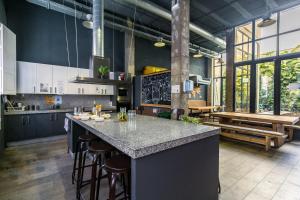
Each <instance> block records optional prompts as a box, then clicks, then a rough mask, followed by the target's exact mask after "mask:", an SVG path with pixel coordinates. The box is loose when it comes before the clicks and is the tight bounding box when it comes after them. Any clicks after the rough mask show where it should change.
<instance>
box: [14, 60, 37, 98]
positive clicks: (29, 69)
mask: <svg viewBox="0 0 300 200" xmlns="http://www.w3.org/2000/svg"><path fill="white" fill-rule="evenodd" d="M36 65H37V64H36V63H30V62H21V61H18V62H17V92H18V93H20V94H34V93H35V92H36Z"/></svg>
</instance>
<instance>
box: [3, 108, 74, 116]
mask: <svg viewBox="0 0 300 200" xmlns="http://www.w3.org/2000/svg"><path fill="white" fill-rule="evenodd" d="M64 112H65V113H67V112H73V109H56V110H25V111H5V112H4V115H30V114H44V113H64Z"/></svg>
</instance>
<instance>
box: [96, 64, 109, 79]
mask: <svg viewBox="0 0 300 200" xmlns="http://www.w3.org/2000/svg"><path fill="white" fill-rule="evenodd" d="M98 72H99V74H100V76H101V77H103V76H105V75H106V74H108V73H109V67H108V66H102V65H101V66H100V67H99V68H98Z"/></svg>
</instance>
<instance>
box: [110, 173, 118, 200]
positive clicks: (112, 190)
mask: <svg viewBox="0 0 300 200" xmlns="http://www.w3.org/2000/svg"><path fill="white" fill-rule="evenodd" d="M116 182H117V176H116V175H115V174H114V173H111V183H110V186H109V200H115V195H116Z"/></svg>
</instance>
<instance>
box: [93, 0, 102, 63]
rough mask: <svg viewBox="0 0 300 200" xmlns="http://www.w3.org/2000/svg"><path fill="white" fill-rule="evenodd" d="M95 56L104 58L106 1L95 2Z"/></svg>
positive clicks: (96, 0)
mask: <svg viewBox="0 0 300 200" xmlns="http://www.w3.org/2000/svg"><path fill="white" fill-rule="evenodd" d="M93 55H94V56H100V57H104V0H93Z"/></svg>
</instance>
